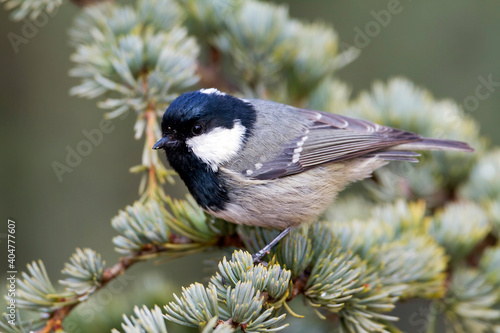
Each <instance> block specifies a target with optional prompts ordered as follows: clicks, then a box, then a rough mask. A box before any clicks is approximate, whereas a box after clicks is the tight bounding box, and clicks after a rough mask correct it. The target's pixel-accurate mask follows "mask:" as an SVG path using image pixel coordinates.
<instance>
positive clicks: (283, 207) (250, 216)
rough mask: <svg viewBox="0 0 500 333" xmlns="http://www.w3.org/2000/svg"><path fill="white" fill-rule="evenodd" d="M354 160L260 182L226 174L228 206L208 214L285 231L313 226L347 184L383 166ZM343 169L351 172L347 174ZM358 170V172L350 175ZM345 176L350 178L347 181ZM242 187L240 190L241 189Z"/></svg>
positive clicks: (362, 160) (377, 163)
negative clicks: (304, 225)
mask: <svg viewBox="0 0 500 333" xmlns="http://www.w3.org/2000/svg"><path fill="white" fill-rule="evenodd" d="M369 161H370V160H369V159H359V160H358V159H356V160H351V161H348V162H341V163H331V164H327V165H324V166H320V167H317V168H314V169H311V170H309V171H306V172H302V173H299V174H296V175H293V176H288V177H283V178H278V179H273V180H267V181H259V180H249V179H246V178H244V177H243V176H240V175H239V174H234V173H231V172H228V171H224V172H228V173H229V174H228V175H229V176H228V177H227V178H226V179H229V181H228V182H234V184H228V187H229V188H232V189H236V190H232V191H231V192H230V193H229V196H230V202H229V203H228V204H226V206H225V207H224V209H223V210H219V211H217V212H210V213H211V214H213V215H215V216H217V217H220V218H222V219H225V220H227V221H230V222H234V223H238V224H245V225H252V226H261V227H267V228H276V229H284V228H286V227H293V226H297V225H299V224H303V223H311V222H314V221H315V220H316V219H317V218H318V216H319V215H321V214H322V213H323V212H324V211H325V209H326V208H327V206H328V205H329V204H330V203H331V202H332V201H333V199H334V198H335V196H336V195H337V193H338V192H339V191H341V190H342V189H343V188H344V187H345V186H346V185H347V184H348V183H350V182H352V181H355V180H359V179H362V178H365V177H367V176H369V175H370V174H371V171H372V170H373V169H375V168H376V167H378V166H381V165H382V164H383V163H382V164H381V163H380V162H376V163H375V164H374V163H373V162H369ZM346 168H349V170H350V172H349V173H347V172H345V171H346ZM353 169H359V171H358V172H352V171H353ZM345 175H350V176H349V177H346V176H345ZM242 185H243V186H242Z"/></svg>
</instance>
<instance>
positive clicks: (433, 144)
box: [391, 138, 474, 152]
mask: <svg viewBox="0 0 500 333" xmlns="http://www.w3.org/2000/svg"><path fill="white" fill-rule="evenodd" d="M391 149H392V150H451V151H466V152H473V151H474V149H473V148H471V147H470V146H469V145H468V144H467V143H465V142H460V141H454V140H440V139H429V138H422V140H421V141H415V142H409V143H404V144H401V145H398V146H394V147H392V148H391Z"/></svg>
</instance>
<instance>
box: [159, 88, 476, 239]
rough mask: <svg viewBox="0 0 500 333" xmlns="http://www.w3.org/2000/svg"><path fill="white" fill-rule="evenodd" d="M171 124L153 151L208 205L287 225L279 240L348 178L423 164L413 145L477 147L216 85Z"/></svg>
mask: <svg viewBox="0 0 500 333" xmlns="http://www.w3.org/2000/svg"><path fill="white" fill-rule="evenodd" d="M161 130H162V138H161V139H160V140H158V142H156V144H155V145H154V146H153V149H164V150H165V152H166V155H167V159H168V161H169V163H170V165H171V167H172V168H173V169H174V170H175V171H176V172H177V173H178V174H179V176H180V177H181V179H182V180H183V181H184V183H185V184H186V186H187V188H188V189H189V191H190V193H191V194H192V195H193V197H194V198H195V199H196V201H197V202H198V204H199V205H200V206H201V207H202V208H203V209H204V210H205V211H206V212H208V213H209V214H212V215H214V216H216V217H219V218H222V219H224V220H226V221H230V222H233V223H238V224H244V225H250V226H260V227H266V228H275V229H280V230H284V232H282V234H280V236H281V237H280V238H279V239H281V238H282V237H284V236H285V235H286V233H287V232H288V231H289V230H290V227H295V226H298V225H300V224H303V223H311V222H313V221H315V220H316V219H317V218H318V216H319V215H320V214H322V213H323V212H324V211H325V209H326V208H327V206H328V205H329V204H330V203H331V202H332V201H333V200H334V198H335V196H336V195H337V193H338V192H339V191H341V190H342V189H343V188H344V187H345V186H346V185H347V184H349V183H351V182H354V181H358V180H361V179H363V178H366V177H369V176H370V175H371V174H372V172H373V171H374V170H375V169H377V168H380V167H381V166H383V165H385V164H387V163H388V162H389V161H410V162H418V160H417V159H416V157H418V156H420V154H418V153H415V152H413V150H454V151H468V152H470V151H473V149H472V148H471V147H469V145H468V144H466V143H463V142H458V141H451V140H438V139H429V138H424V137H421V136H419V135H418V134H414V133H411V132H406V131H403V130H399V129H395V128H391V127H386V126H382V125H378V124H375V123H372V122H369V121H366V120H360V119H354V118H349V117H346V116H341V115H337V114H332V113H327V112H321V111H315V110H307V109H299V108H296V107H292V106H288V105H284V104H280V103H276V102H272V101H266V100H260V99H242V98H237V97H234V96H231V95H229V94H225V93H223V92H220V91H219V90H217V89H215V88H210V89H201V90H198V91H193V92H187V93H184V94H182V95H181V96H179V97H178V98H176V99H175V100H174V101H173V102H172V104H170V106H169V107H168V108H167V110H166V111H165V114H164V115H163V119H162V123H161ZM279 239H278V240H279ZM270 245H274V244H270Z"/></svg>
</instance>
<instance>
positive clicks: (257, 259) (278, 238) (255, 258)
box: [252, 227, 291, 264]
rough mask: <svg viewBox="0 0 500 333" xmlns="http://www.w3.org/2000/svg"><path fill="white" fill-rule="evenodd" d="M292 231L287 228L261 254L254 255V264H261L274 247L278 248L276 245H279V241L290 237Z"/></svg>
mask: <svg viewBox="0 0 500 333" xmlns="http://www.w3.org/2000/svg"><path fill="white" fill-rule="evenodd" d="M290 230H291V228H290V227H288V228H286V229H285V230H283V231H282V232H280V234H279V235H278V236H276V237H275V238H274V239H273V240H272V241H271V242H269V244H267V245H266V246H264V247H263V248H262V249H261V250H260V251H259V252H257V253H254V254H253V255H252V258H253V262H254V264H257V263H260V262H261V260H262V258H263V257H264V256H265V255H266V254H267V253H269V251H271V249H272V248H273V247H274V246H276V244H278V243H279V241H280V240H282V239H283V237H285V236H286V235H288V233H289V232H290Z"/></svg>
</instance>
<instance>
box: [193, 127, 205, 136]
mask: <svg viewBox="0 0 500 333" xmlns="http://www.w3.org/2000/svg"><path fill="white" fill-rule="evenodd" d="M191 132H192V133H193V135H200V134H201V133H203V126H202V125H200V124H196V125H194V126H193V128H192V129H191Z"/></svg>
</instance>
